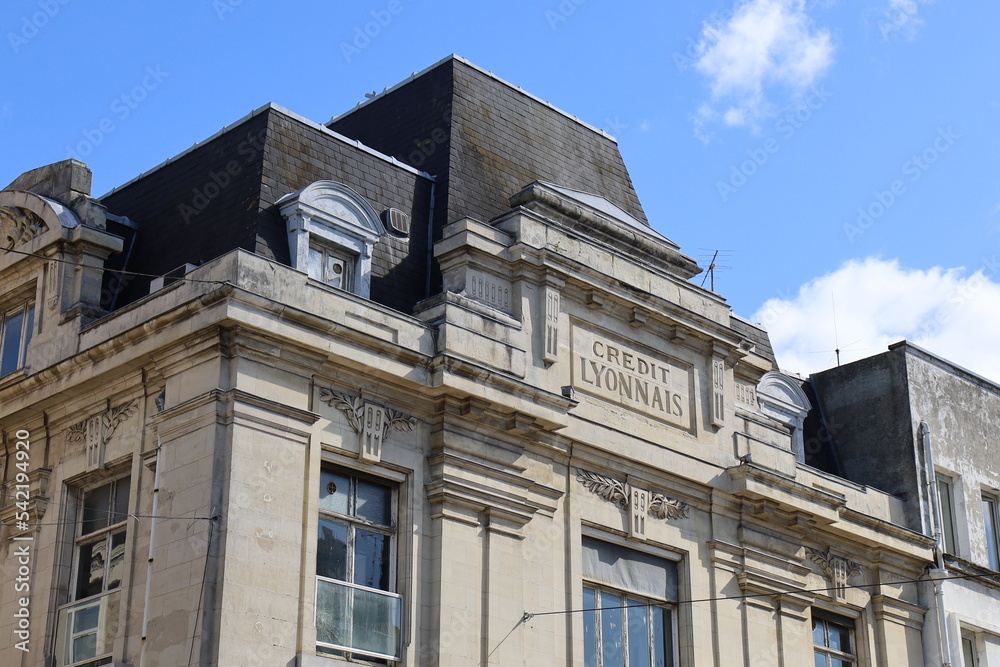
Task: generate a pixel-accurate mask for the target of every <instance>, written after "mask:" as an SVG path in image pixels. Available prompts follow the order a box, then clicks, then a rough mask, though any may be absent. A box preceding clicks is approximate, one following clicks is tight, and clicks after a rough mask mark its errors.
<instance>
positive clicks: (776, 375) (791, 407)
mask: <svg viewBox="0 0 1000 667" xmlns="http://www.w3.org/2000/svg"><path fill="white" fill-rule="evenodd" d="M757 400H758V402H759V403H760V411H761V412H763V413H764V414H765V415H767V416H768V417H771V418H772V419H775V420H777V421H779V422H781V423H782V424H784V425H785V426H787V427H788V429H789V433H790V434H791V436H792V440H791V445H792V451H793V452H794V453H795V459H796V460H797V461H799V462H801V463H805V461H806V451H805V443H804V442H803V435H802V426H803V422H804V421H805V418H806V415H808V414H809V408H810V407H811V404H810V403H809V399H808V398H807V397H806V395H805V392H803V391H802V388H801V387H800V386H799V383H798V382H797V381H796V380H795V379H794V378H792V377H791V376H789V375H785V374H784V373H780V372H777V371H771V372H769V373H765V374H764V377H762V378H761V380H760V383H759V384H758V385H757Z"/></svg>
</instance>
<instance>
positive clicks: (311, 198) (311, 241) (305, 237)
mask: <svg viewBox="0 0 1000 667" xmlns="http://www.w3.org/2000/svg"><path fill="white" fill-rule="evenodd" d="M277 204H278V209H279V210H280V211H281V216H282V217H283V218H284V219H285V229H286V230H287V232H288V251H289V254H290V256H291V263H292V268H293V269H297V270H299V271H303V272H305V273H308V274H309V277H310V278H314V279H316V280H319V281H322V282H324V283H326V284H327V285H331V286H333V287H339V288H340V289H344V290H347V291H349V292H353V293H355V294H358V295H360V296H363V297H365V298H367V297H368V296H369V295H370V293H371V268H372V249H373V248H374V247H375V244H376V243H378V240H379V237H380V236H382V235H383V234H385V228H384V227H383V226H382V222H381V221H380V220H379V218H378V214H377V213H375V209H373V208H372V206H371V204H369V203H368V202H367V201H366V200H365V199H364V197H362V196H361V195H359V194H358V193H357V192H355V191H354V190H352V189H351V188H349V187H347V186H346V185H343V184H342V183H337V182H335V181H316V182H315V183H313V184H311V185H308V186H306V187H305V188H303V189H301V190H299V191H298V192H293V193H290V194H287V195H285V196H284V197H282V198H281V199H279V200H278V202H277Z"/></svg>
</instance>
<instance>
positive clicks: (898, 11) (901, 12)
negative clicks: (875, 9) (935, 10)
mask: <svg viewBox="0 0 1000 667" xmlns="http://www.w3.org/2000/svg"><path fill="white" fill-rule="evenodd" d="M930 2H932V0H888V3H887V4H886V6H885V8H884V9H883V10H882V14H881V16H880V17H879V20H878V22H877V26H878V31H879V34H881V35H882V39H884V40H887V41H888V40H889V39H890V38H891V37H892V36H893V35H896V34H901V35H904V36H906V37H907V38H908V39H914V38H915V37H916V36H917V30H918V29H919V28H920V26H921V25H923V23H924V20H923V19H922V18H921V17H920V5H922V4H928V3H930Z"/></svg>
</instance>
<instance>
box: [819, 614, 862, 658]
mask: <svg viewBox="0 0 1000 667" xmlns="http://www.w3.org/2000/svg"><path fill="white" fill-rule="evenodd" d="M811 616H812V645H813V646H812V654H813V664H815V662H816V656H817V655H822V656H824V657H825V659H826V666H827V667H831V661H832V660H834V659H836V660H840V661H842V662H843V663H846V664H848V665H853V667H860V665H861V657H860V653H859V651H858V631H857V629H858V628H857V625H858V624H857V619H856V618H851V617H849V616H842V615H840V614H836V613H833V612H829V611H826V610H823V609H816V608H813V609H812V611H811ZM817 621H820V622H821V623H822V624H823V639H824V644H822V645H821V644H817V643H816V622H817ZM831 624H833V625H836V626H839V627H841V628H844V629H846V630H847V632H848V636H849V637H850V642H851V651H850V652H845V651H840V650H838V649H835V648H833V647H832V646H830V645H829V644H830V632H829V626H830V625H831Z"/></svg>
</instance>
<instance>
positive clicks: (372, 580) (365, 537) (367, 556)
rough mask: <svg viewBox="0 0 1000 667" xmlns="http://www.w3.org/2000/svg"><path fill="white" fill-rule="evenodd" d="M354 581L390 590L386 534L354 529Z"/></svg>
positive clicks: (370, 586)
mask: <svg viewBox="0 0 1000 667" xmlns="http://www.w3.org/2000/svg"><path fill="white" fill-rule="evenodd" d="M354 583H356V584H359V585H361V586H368V587H369V588H379V589H381V590H383V591H387V590H389V539H388V538H387V537H386V536H385V535H381V534H379V533H373V532H370V531H367V530H362V529H360V528H356V529H355V530H354Z"/></svg>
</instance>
